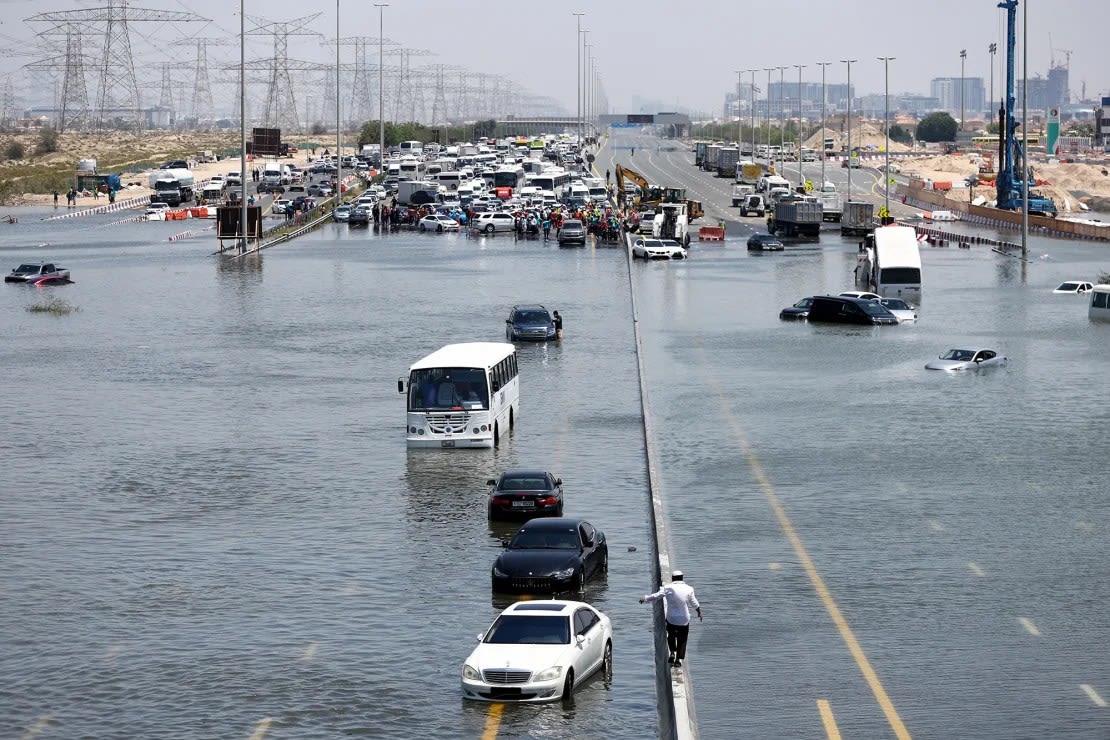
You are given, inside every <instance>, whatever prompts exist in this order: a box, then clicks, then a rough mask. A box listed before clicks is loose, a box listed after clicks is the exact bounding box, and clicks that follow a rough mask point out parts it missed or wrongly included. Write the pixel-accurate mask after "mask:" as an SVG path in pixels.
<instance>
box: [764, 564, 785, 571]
mask: <svg viewBox="0 0 1110 740" xmlns="http://www.w3.org/2000/svg"><path fill="white" fill-rule="evenodd" d="M767 567H768V568H770V569H771V570H782V563H769V564H768V565H767Z"/></svg>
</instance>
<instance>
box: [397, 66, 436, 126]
mask: <svg viewBox="0 0 1110 740" xmlns="http://www.w3.org/2000/svg"><path fill="white" fill-rule="evenodd" d="M398 51H399V52H400V53H401V64H400V73H399V74H398V75H397V97H396V98H395V99H394V100H393V120H394V122H396V123H401V122H403V121H404V120H405V119H404V118H402V116H405V115H408V116H409V119H408V120H410V121H416V120H418V119H417V117H416V109H417V107H419V108H420V112H421V113H423V112H424V88H423V84H422V83H416V82H413V81H412V79H411V77H412V72H411V69H410V67H409V57H414V56H416V57H423V56H431V55H432V54H434V53H435V52H434V51H428V50H427V49H405V48H401V49H398Z"/></svg>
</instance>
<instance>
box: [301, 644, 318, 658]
mask: <svg viewBox="0 0 1110 740" xmlns="http://www.w3.org/2000/svg"><path fill="white" fill-rule="evenodd" d="M318 647H320V643H318V642H310V643H308V645H307V646H306V647H305V649H304V654H303V655H302V656H301V660H312V659H313V657H315V656H316V648H318Z"/></svg>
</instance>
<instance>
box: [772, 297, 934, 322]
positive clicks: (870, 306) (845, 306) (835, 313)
mask: <svg viewBox="0 0 1110 740" xmlns="http://www.w3.org/2000/svg"><path fill="white" fill-rule="evenodd" d="M779 318H780V319H783V320H787V321H790V320H799V319H808V320H809V321H813V322H822V321H824V322H830V323H838V324H865V325H884V324H886V325H889V324H902V323H907V322H912V321H917V309H916V308H915V307H914V306H912V305H910V304H909V303H907V302H906V301H904V300H902V299H901V298H884V297H883V296H881V295H878V294H877V293H868V292H865V291H859V290H847V291H844V292H843V293H840V294H839V295H835V296H833V295H824V296H807V297H806V298H802V299H801V300H800V301H798V302H797V303H795V304H794V305H792V306H787V307H786V308H784V309H782V311H780V312H779Z"/></svg>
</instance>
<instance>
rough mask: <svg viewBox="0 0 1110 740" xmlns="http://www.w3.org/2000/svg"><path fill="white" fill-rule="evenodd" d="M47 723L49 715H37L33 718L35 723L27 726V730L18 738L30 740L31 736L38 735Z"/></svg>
mask: <svg viewBox="0 0 1110 740" xmlns="http://www.w3.org/2000/svg"><path fill="white" fill-rule="evenodd" d="M49 725H50V717H39V718H38V719H37V720H35V724H33V725H31V726H30V727H28V728H27V731H26V732H24V733H23V735H22V737H21V738H20V740H31V738H33V737H38V736H39V734H40V733H41V732H42V731H43V730H45V729H46V728H47V727H48V726H49Z"/></svg>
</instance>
